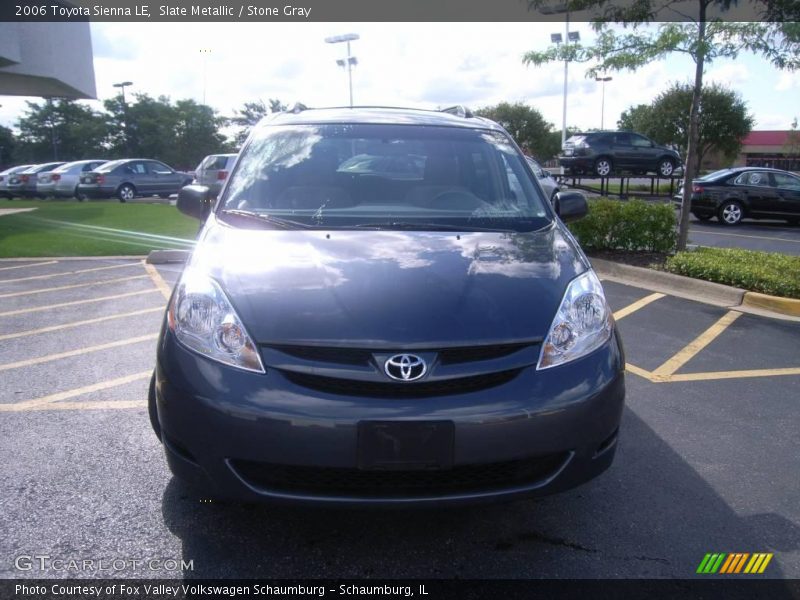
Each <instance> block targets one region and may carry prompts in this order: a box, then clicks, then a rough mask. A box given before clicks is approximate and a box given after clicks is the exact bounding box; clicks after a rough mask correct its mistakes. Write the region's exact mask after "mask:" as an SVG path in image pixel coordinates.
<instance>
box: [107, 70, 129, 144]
mask: <svg viewBox="0 0 800 600" xmlns="http://www.w3.org/2000/svg"><path fill="white" fill-rule="evenodd" d="M112 85H113V86H114V87H115V88H120V91H121V93H122V123H123V125H124V126H125V154H130V152H131V148H130V141H129V140H128V103H127V102H125V88H126V87H128V86H129V85H133V82H132V81H121V82H119V83H114V84H112Z"/></svg>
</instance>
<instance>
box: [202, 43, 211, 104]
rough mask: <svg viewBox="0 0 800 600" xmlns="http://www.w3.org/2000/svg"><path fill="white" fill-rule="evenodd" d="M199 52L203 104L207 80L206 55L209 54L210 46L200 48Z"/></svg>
mask: <svg viewBox="0 0 800 600" xmlns="http://www.w3.org/2000/svg"><path fill="white" fill-rule="evenodd" d="M200 54H202V55H203V105H205V103H206V81H208V55H209V54H211V48H200Z"/></svg>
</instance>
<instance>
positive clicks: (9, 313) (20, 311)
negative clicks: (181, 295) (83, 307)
mask: <svg viewBox="0 0 800 600" xmlns="http://www.w3.org/2000/svg"><path fill="white" fill-rule="evenodd" d="M157 291H158V290H154V289H148V290H139V291H138V292H126V293H124V294H114V295H113V296H101V297H100V298H87V299H86V300H73V301H71V302H60V303H58V304H46V305H44V306H33V307H31V308H19V309H17V310H7V311H5V312H0V317H11V316H14V315H24V314H28V313H34V312H42V311H45V310H50V309H52V308H62V307H65V306H78V305H80V304H89V303H90V302H103V301H105V300H117V299H118V298H128V297H130V296H140V295H141V294H154V293H156V292H157Z"/></svg>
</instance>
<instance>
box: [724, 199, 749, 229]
mask: <svg viewBox="0 0 800 600" xmlns="http://www.w3.org/2000/svg"><path fill="white" fill-rule="evenodd" d="M743 217H744V207H743V206H742V203H741V202H739V201H737V200H725V202H723V203H722V204H721V205H720V207H719V210H718V211H717V219H719V222H720V223H722V224H723V225H727V226H729V227H733V226H735V225H738V224H739V223H741V222H742V218H743Z"/></svg>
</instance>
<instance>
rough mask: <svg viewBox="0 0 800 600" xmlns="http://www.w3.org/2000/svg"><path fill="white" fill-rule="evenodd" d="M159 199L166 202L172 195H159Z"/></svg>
mask: <svg viewBox="0 0 800 600" xmlns="http://www.w3.org/2000/svg"><path fill="white" fill-rule="evenodd" d="M158 197H159V198H163V199H164V200H166V199H167V198H169V197H170V194H159V195H158Z"/></svg>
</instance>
